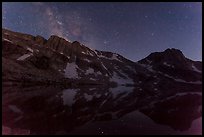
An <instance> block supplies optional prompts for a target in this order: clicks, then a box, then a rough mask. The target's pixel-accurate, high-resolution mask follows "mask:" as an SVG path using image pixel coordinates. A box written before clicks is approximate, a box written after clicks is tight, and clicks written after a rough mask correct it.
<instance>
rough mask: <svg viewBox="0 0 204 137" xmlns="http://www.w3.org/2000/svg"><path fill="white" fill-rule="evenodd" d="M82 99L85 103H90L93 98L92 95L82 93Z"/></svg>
mask: <svg viewBox="0 0 204 137" xmlns="http://www.w3.org/2000/svg"><path fill="white" fill-rule="evenodd" d="M84 98H85V99H86V100H87V101H91V100H92V99H93V96H92V95H88V94H87V93H84Z"/></svg>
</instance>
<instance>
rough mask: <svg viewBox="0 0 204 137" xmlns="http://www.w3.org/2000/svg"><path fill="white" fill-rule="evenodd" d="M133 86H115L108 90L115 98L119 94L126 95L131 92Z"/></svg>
mask: <svg viewBox="0 0 204 137" xmlns="http://www.w3.org/2000/svg"><path fill="white" fill-rule="evenodd" d="M133 89H134V87H125V86H117V87H115V88H110V89H109V91H110V92H111V93H112V95H113V98H116V97H117V96H118V95H119V94H121V93H124V92H125V95H128V94H129V93H131V92H133Z"/></svg>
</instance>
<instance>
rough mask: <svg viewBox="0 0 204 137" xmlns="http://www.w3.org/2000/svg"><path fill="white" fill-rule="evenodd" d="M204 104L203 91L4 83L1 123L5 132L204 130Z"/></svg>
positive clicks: (95, 132) (158, 131)
mask: <svg viewBox="0 0 204 137" xmlns="http://www.w3.org/2000/svg"><path fill="white" fill-rule="evenodd" d="M201 106H202V95H201V93H198V94H197V93H196V94H195V93H182V94H175V95H173V96H170V97H164V96H161V97H158V96H149V95H148V94H146V93H145V91H141V90H139V89H137V88H133V87H116V88H105V87H81V88H78V89H61V88H59V87H29V88H18V87H13V88H12V87H10V88H9V87H5V88H4V89H3V105H2V107H3V116H2V119H3V123H2V124H3V132H4V134H5V132H7V133H11V134H202V130H201V128H202V125H201V119H202V117H201V114H202V109H201Z"/></svg>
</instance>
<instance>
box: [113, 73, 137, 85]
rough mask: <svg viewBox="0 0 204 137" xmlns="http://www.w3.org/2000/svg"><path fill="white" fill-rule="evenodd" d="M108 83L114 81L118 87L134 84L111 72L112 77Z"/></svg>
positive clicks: (128, 79) (130, 80)
mask: <svg viewBox="0 0 204 137" xmlns="http://www.w3.org/2000/svg"><path fill="white" fill-rule="evenodd" d="M110 81H114V82H116V83H117V84H119V85H123V84H134V81H133V80H132V79H130V78H127V79H124V78H122V77H120V76H118V75H117V73H115V72H113V76H112V78H111V79H110Z"/></svg>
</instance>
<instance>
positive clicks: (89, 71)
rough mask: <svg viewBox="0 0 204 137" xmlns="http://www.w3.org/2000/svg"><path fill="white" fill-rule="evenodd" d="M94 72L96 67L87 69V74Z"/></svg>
mask: <svg viewBox="0 0 204 137" xmlns="http://www.w3.org/2000/svg"><path fill="white" fill-rule="evenodd" d="M93 73H94V69H92V68H89V69H88V70H87V71H86V73H85V75H89V74H93Z"/></svg>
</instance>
